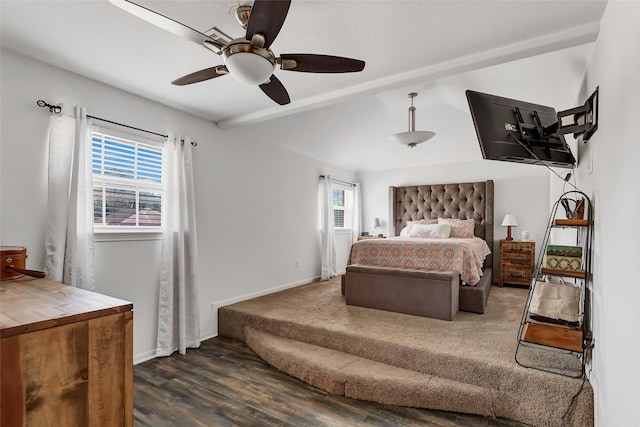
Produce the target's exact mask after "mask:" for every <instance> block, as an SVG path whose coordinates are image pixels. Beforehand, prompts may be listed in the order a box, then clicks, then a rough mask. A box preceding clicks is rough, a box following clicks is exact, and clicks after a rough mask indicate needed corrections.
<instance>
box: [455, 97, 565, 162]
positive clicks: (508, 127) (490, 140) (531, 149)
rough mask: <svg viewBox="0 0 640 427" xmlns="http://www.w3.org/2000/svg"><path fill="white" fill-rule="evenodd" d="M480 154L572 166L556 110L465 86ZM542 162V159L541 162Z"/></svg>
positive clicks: (502, 159) (486, 156)
mask: <svg viewBox="0 0 640 427" xmlns="http://www.w3.org/2000/svg"><path fill="white" fill-rule="evenodd" d="M466 93H467V100H468V101H469V109H470V110H471V116H472V117H473V123H474V125H475V128H476V134H477V135H478V142H479V143H480V150H481V151H482V157H484V158H485V159H489V160H501V161H505V162H516V163H528V164H532V165H543V164H546V165H547V166H551V167H560V168H571V169H572V168H574V167H575V164H576V160H575V158H574V157H573V154H572V153H571V149H570V148H569V146H568V145H567V142H566V141H565V139H564V136H563V135H562V134H559V133H557V129H558V118H557V114H556V110H554V109H553V108H551V107H547V106H544V105H537V104H531V103H529V102H523V101H517V100H515V99H509V98H503V97H500V96H495V95H489V94H486V93H481V92H475V91H472V90H467V92H466ZM543 162H544V163H543Z"/></svg>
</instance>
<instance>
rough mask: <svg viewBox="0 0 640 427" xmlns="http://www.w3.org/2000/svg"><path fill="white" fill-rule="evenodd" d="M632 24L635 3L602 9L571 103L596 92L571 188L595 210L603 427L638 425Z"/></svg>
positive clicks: (638, 18)
mask: <svg viewBox="0 0 640 427" xmlns="http://www.w3.org/2000/svg"><path fill="white" fill-rule="evenodd" d="M639 23H640V3H639V2H620V1H610V2H609V4H608V5H607V9H606V11H605V13H604V16H603V18H602V21H601V24H600V33H599V35H598V40H597V42H596V44H595V47H594V50H593V54H592V57H591V60H590V62H589V65H588V68H587V72H586V76H585V79H584V84H583V88H582V90H581V92H580V94H579V96H578V100H579V102H580V103H582V102H584V101H585V100H586V99H587V98H588V97H589V95H591V93H593V91H594V90H595V88H596V87H597V86H600V117H599V120H598V130H597V132H596V133H595V134H594V136H593V137H592V138H591V140H590V141H589V142H588V143H586V144H580V145H579V149H580V163H579V167H578V186H579V187H581V188H583V189H584V191H585V193H586V194H588V195H589V196H590V197H591V198H592V199H593V203H594V208H595V213H594V219H595V232H594V249H593V264H592V266H593V268H592V270H593V284H592V288H593V303H592V306H593V316H592V323H593V329H594V331H593V333H594V339H595V348H594V351H593V360H592V364H591V365H592V372H591V373H590V380H591V383H592V385H593V386H594V391H595V409H596V425H597V426H603V427H605V426H638V425H640V387H639V386H638V383H639V382H640V368H639V366H640V364H639V363H638V356H639V355H640V333H639V332H638V326H639V325H640V310H639V309H638V304H639V302H640V286H639V284H638V275H637V267H638V261H639V260H640V246H638V242H639V241H640V232H639V231H638V227H637V226H636V225H635V221H636V218H637V216H638V212H640V189H639V187H638V183H640V172H639V168H638V162H639V161H640V143H639V142H638V112H639V110H638V101H639V100H640V83H639V80H638V76H640V25H639ZM591 164H592V167H591Z"/></svg>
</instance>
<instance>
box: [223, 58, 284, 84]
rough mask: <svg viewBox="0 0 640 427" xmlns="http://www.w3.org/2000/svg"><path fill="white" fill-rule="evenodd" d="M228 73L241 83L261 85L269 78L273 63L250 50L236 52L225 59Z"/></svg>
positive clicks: (273, 68) (273, 67)
mask: <svg viewBox="0 0 640 427" xmlns="http://www.w3.org/2000/svg"><path fill="white" fill-rule="evenodd" d="M225 65H226V66H227V68H228V69H229V73H230V74H231V75H232V76H233V77H235V78H236V80H238V81H240V82H242V83H248V84H251V85H261V84H262V83H265V82H266V81H268V80H269V78H270V77H271V75H272V74H273V70H275V65H274V64H273V63H272V62H271V61H269V60H268V59H267V58H265V57H263V56H260V55H256V54H255V53H251V52H238V53H234V54H233V55H230V56H229V57H227V58H226V60H225Z"/></svg>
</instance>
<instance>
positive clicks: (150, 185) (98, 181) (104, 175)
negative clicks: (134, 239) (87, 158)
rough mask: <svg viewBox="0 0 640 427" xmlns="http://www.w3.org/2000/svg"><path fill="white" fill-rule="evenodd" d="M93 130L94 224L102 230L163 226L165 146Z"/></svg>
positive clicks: (141, 228)
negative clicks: (163, 151)
mask: <svg viewBox="0 0 640 427" xmlns="http://www.w3.org/2000/svg"><path fill="white" fill-rule="evenodd" d="M140 141H142V138H140V139H139V140H138V141H134V140H132V139H127V138H122V137H116V136H113V135H108V134H105V133H101V132H97V131H94V132H92V133H91V167H92V173H93V224H94V228H96V230H98V229H99V228H102V229H103V230H106V229H120V230H124V229H130V230H131V229H137V230H143V229H157V228H159V227H160V226H161V225H162V182H163V169H162V165H163V156H162V146H161V144H160V143H158V144H157V145H156V144H154V143H153V142H152V141H149V142H140Z"/></svg>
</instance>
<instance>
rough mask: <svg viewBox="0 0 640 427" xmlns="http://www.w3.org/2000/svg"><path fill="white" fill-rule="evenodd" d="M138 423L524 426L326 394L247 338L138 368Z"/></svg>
mask: <svg viewBox="0 0 640 427" xmlns="http://www.w3.org/2000/svg"><path fill="white" fill-rule="evenodd" d="M134 425H136V426H153V427H159V426H295V427H301V426H438V427H445V426H447V427H448V426H495V427H498V426H501V427H515V426H522V425H523V424H520V423H517V422H514V421H508V420H501V419H491V418H484V417H480V416H475V415H464V414H456V413H449V412H442V411H429V410H423V409H415V408H405V407H396V406H387V405H380V404H376V403H371V402H365V401H359V400H353V399H349V398H345V397H343V396H335V395H331V394H328V393H326V392H324V391H322V390H319V389H317V388H315V387H312V386H310V385H308V384H306V383H304V382H302V381H298V380H297V379H295V378H292V377H290V376H288V375H286V374H284V373H282V372H280V371H278V370H276V369H275V368H273V367H271V366H270V365H268V364H267V363H266V362H264V361H263V360H262V359H260V357H259V356H257V355H256V354H255V353H254V352H253V351H252V350H251V349H249V348H248V347H247V346H246V345H245V344H244V343H242V342H240V341H237V340H233V339H228V338H221V337H217V338H212V339H210V340H207V341H204V342H203V343H202V345H201V347H200V349H198V350H189V351H188V354H187V356H180V355H177V354H174V355H173V356H171V357H165V358H156V359H153V360H149V361H147V362H144V363H141V364H138V365H136V366H135V367H134Z"/></svg>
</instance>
